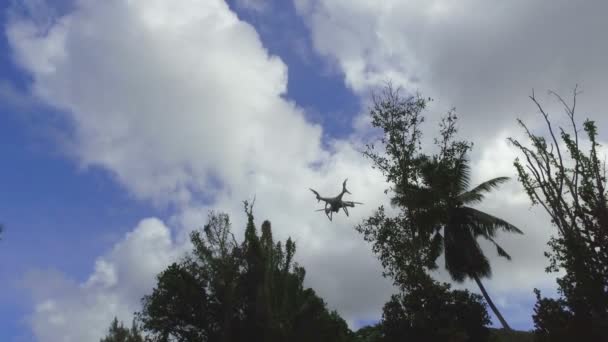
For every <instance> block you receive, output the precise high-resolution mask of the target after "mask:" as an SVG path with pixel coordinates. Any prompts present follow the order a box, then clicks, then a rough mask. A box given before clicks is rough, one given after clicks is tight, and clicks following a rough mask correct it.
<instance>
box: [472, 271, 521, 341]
mask: <svg viewBox="0 0 608 342" xmlns="http://www.w3.org/2000/svg"><path fill="white" fill-rule="evenodd" d="M473 279H475V282H476V283H477V286H479V289H480V290H481V293H482V294H483V297H484V298H485V299H486V302H488V305H489V306H490V309H492V311H494V315H496V317H497V318H498V320H499V321H500V323H501V324H502V326H503V328H505V330H509V331H511V330H513V329H511V327H510V326H509V323H507V321H505V319H504V318H503V317H502V315H501V314H500V312H499V311H498V308H496V305H494V302H492V299H490V296H489V295H488V292H486V288H485V287H483V284H482V283H481V280H479V277H477V276H476V275H473Z"/></svg>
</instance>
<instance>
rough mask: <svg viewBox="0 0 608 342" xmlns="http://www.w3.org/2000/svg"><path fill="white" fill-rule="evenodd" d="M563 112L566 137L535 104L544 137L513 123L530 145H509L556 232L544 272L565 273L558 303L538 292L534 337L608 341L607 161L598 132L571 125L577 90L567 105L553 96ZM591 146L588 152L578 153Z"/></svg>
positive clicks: (524, 181)
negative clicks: (542, 123)
mask: <svg viewBox="0 0 608 342" xmlns="http://www.w3.org/2000/svg"><path fill="white" fill-rule="evenodd" d="M549 94H550V95H552V96H553V97H554V98H555V99H556V100H557V101H558V103H559V104H561V105H562V106H563V109H564V111H565V113H566V117H567V119H568V121H569V126H570V128H569V129H565V128H563V127H559V129H558V131H556V130H555V129H554V127H553V125H552V123H551V121H550V119H549V114H548V112H547V111H546V110H545V109H544V108H543V106H542V105H541V104H540V102H539V101H538V100H537V99H536V97H535V95H534V92H532V95H531V96H530V99H531V100H532V102H533V103H534V104H535V106H536V108H537V109H538V110H539V112H540V114H541V116H542V118H543V120H544V123H545V124H546V127H547V131H548V132H547V133H548V134H547V135H546V136H543V135H537V134H534V133H533V132H532V131H531V130H530V129H529V128H528V127H527V126H526V125H525V124H524V123H523V121H521V120H518V123H519V124H520V125H521V127H522V128H523V130H524V132H525V133H526V137H527V138H528V139H529V145H526V144H524V143H522V142H520V141H519V140H517V139H513V138H510V139H509V141H510V142H511V143H512V144H513V145H514V146H515V147H516V148H517V149H518V150H519V152H521V154H522V157H523V160H522V159H519V158H517V159H516V160H515V163H514V165H515V167H516V169H517V173H518V176H519V181H520V182H521V184H522V185H523V187H524V189H525V191H526V192H527V194H528V196H529V198H530V200H531V202H532V204H533V205H539V206H541V207H542V208H543V209H544V210H545V211H546V212H547V213H548V214H549V216H550V218H551V223H552V225H553V226H555V227H556V228H557V231H556V233H557V234H556V235H554V236H552V237H551V239H550V240H549V243H548V245H549V247H550V251H549V252H546V253H545V255H546V256H547V257H548V258H549V266H548V267H547V269H546V271H547V272H556V271H558V270H563V271H565V275H564V276H563V277H561V278H558V280H557V283H558V289H559V293H560V295H561V297H562V298H560V299H558V300H553V299H547V298H545V299H541V296H540V292H539V291H538V290H536V292H537V304H536V307H535V315H534V320H535V326H536V333H537V335H538V336H539V338H540V339H545V340H557V338H559V336H565V335H569V336H577V338H578V339H582V340H587V341H599V340H601V339H602V338H605V337H602V336H606V335H607V334H608V193H607V190H606V188H607V184H606V160H605V159H604V160H601V159H600V156H599V154H600V153H599V147H600V145H599V144H598V142H597V135H598V133H597V128H596V125H595V123H594V122H593V121H590V120H588V119H587V120H585V121H584V123H583V125H582V126H583V127H582V128H583V131H584V132H585V136H582V135H579V134H580V133H582V132H581V130H580V128H579V124H578V123H577V120H576V118H575V112H576V100H577V95H578V94H579V92H578V88H576V87H575V89H574V92H573V97H572V103H570V104H569V103H567V102H566V101H565V100H564V99H563V98H562V97H561V96H560V95H558V94H557V93H555V92H553V91H550V92H549ZM587 144H588V145H589V147H588V148H587V151H583V146H585V145H587Z"/></svg>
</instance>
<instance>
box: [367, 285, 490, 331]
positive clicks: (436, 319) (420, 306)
mask: <svg viewBox="0 0 608 342" xmlns="http://www.w3.org/2000/svg"><path fill="white" fill-rule="evenodd" d="M489 323H490V318H489V317H488V313H487V311H486V309H485V305H484V303H483V301H482V298H481V296H479V295H476V294H471V293H469V292H468V291H459V290H454V291H453V290H450V286H449V285H448V284H444V285H439V284H433V285H431V286H426V287H419V288H417V289H414V290H412V291H410V292H408V293H401V294H397V295H393V296H392V297H391V300H390V301H389V302H388V303H386V304H385V305H384V309H383V316H382V323H381V324H382V325H381V326H382V338H381V339H380V340H379V341H383V342H393V341H395V342H397V341H454V342H455V341H463V342H464V341H470V342H473V341H487V340H488V336H489V335H488V329H487V328H486V327H485V325H487V324H489Z"/></svg>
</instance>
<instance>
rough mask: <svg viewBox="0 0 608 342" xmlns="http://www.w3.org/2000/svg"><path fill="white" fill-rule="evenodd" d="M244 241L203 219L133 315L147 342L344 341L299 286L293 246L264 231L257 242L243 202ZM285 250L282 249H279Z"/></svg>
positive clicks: (339, 328)
mask: <svg viewBox="0 0 608 342" xmlns="http://www.w3.org/2000/svg"><path fill="white" fill-rule="evenodd" d="M245 212H246V214H247V218H248V219H247V227H246V229H245V239H244V240H243V242H242V243H240V244H239V243H237V242H236V239H235V238H234V236H233V235H232V233H231V224H230V220H229V218H228V215H226V214H223V213H220V214H216V213H213V212H212V213H210V215H209V223H208V224H207V225H205V227H204V228H203V230H202V232H201V231H195V232H193V233H192V234H191V240H192V243H193V247H194V248H193V251H192V253H190V254H189V255H188V256H186V257H185V258H184V259H183V260H182V261H181V262H179V263H174V264H173V265H171V266H169V267H168V268H167V269H166V270H165V271H163V272H162V273H161V274H160V275H159V277H158V283H157V286H156V288H155V289H154V290H153V292H152V294H150V295H148V296H145V297H144V299H143V310H142V311H141V312H140V313H138V318H139V320H140V321H141V322H142V323H143V328H144V329H145V331H147V332H149V333H150V334H151V338H152V339H153V340H154V341H169V340H178V341H251V340H260V341H270V342H272V341H302V342H304V341H328V342H329V341H348V340H349V339H351V338H352V333H351V331H350V330H349V329H348V327H347V325H346V323H345V322H344V320H343V319H342V318H340V316H339V315H338V314H337V313H336V312H330V311H328V310H327V308H326V304H325V302H324V301H323V300H322V299H321V298H319V297H318V296H317V295H316V293H315V292H314V291H313V290H312V289H310V288H305V287H304V285H303V282H304V278H305V274H306V272H305V270H304V268H302V267H300V266H298V265H297V264H296V263H295V262H294V255H295V251H296V246H295V243H294V242H293V241H292V240H291V239H288V240H287V241H286V242H285V243H284V244H283V243H281V242H276V243H275V242H274V241H273V238H272V230H271V224H270V222H269V221H264V223H263V224H262V229H261V231H262V232H261V235H258V232H257V228H256V226H255V223H254V217H253V205H252V204H249V203H247V202H245ZM283 246H284V247H283Z"/></svg>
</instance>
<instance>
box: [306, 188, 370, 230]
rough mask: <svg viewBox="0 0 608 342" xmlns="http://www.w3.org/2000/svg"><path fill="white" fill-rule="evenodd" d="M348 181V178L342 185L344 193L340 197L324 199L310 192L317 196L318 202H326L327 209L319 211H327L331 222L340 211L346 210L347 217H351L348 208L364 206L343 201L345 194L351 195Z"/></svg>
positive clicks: (316, 193) (326, 213)
mask: <svg viewBox="0 0 608 342" xmlns="http://www.w3.org/2000/svg"><path fill="white" fill-rule="evenodd" d="M347 180H348V178H347V179H345V180H344V183H342V192H341V193H340V194H339V195H338V196H335V197H323V196H321V195H319V193H318V192H317V191H315V190H313V189H310V191H312V192H313V193H314V194H315V196H317V202H320V201H324V202H325V208H323V209H318V210H317V211H325V215H327V218H328V219H329V220H330V221H331V220H332V217H333V213H337V212H340V209H342V210H344V213H345V214H346V216H349V215H348V209H347V208H353V207H354V206H355V204H363V203H361V202H353V201H344V200H343V199H342V196H344V194H345V193H348V194H350V191H348V190H347V189H346V181H347Z"/></svg>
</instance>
